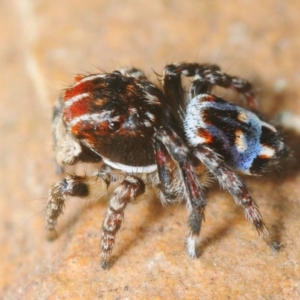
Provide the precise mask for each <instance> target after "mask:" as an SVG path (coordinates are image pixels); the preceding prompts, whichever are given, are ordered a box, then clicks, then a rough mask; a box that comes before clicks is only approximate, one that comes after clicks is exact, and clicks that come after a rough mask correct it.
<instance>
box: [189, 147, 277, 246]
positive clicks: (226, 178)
mask: <svg viewBox="0 0 300 300" xmlns="http://www.w3.org/2000/svg"><path fill="white" fill-rule="evenodd" d="M194 154H195V155H196V157H198V159H199V160H200V161H201V162H202V163H203V164H205V165H206V167H207V168H208V169H209V171H210V172H211V173H212V174H213V175H214V176H215V178H216V179H217V180H218V182H219V184H220V186H222V187H223V188H224V189H226V190H227V191H228V192H229V193H230V194H231V195H232V196H233V198H234V200H235V202H236V204H238V205H241V206H242V207H243V208H244V211H245V216H246V218H247V219H248V220H249V221H250V222H251V223H252V224H253V225H254V227H255V229H256V230H257V232H258V233H259V234H260V235H262V237H263V238H264V240H265V241H266V242H267V243H268V244H270V245H271V247H272V248H273V249H274V250H278V248H279V245H278V243H277V242H276V241H274V240H272V237H271V235H270V232H269V230H268V228H267V226H266V225H265V223H264V221H263V219H262V216H261V214H260V212H259V210H258V206H257V204H256V203H255V202H254V200H253V199H252V197H251V195H250V193H249V191H248V189H247V187H246V186H245V184H244V183H243V182H242V181H241V179H240V178H239V177H238V176H237V175H236V174H235V173H234V172H233V171H231V170H230V169H229V168H228V167H227V166H226V165H225V163H224V162H223V160H222V159H221V158H220V157H219V156H218V155H217V154H215V153H214V151H213V150H211V149H210V148H208V147H205V146H201V145H199V146H197V148H195V151H194Z"/></svg>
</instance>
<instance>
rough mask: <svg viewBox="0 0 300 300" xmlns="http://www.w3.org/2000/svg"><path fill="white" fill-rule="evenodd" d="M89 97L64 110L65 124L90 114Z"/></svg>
mask: <svg viewBox="0 0 300 300" xmlns="http://www.w3.org/2000/svg"><path fill="white" fill-rule="evenodd" d="M89 102H90V97H89V96H87V97H84V98H82V99H80V100H77V101H76V102H74V103H73V104H72V105H70V106H68V107H65V108H64V120H65V122H66V123H69V122H70V121H71V120H72V119H74V118H76V117H80V116H82V115H85V114H89V113H91V110H90V105H89Z"/></svg>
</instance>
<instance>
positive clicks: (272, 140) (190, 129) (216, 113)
mask: <svg viewBox="0 0 300 300" xmlns="http://www.w3.org/2000/svg"><path fill="white" fill-rule="evenodd" d="M185 131H186V135H187V138H188V141H189V143H190V144H191V145H192V146H193V147H196V146H197V145H205V146H208V147H210V148H211V149H213V150H214V151H215V152H216V153H218V154H219V155H221V156H222V157H223V158H224V159H225V161H226V163H227V164H228V165H229V166H231V167H233V168H234V169H236V170H238V171H240V172H243V173H246V174H251V175H254V174H259V173H261V172H262V171H263V170H264V169H265V168H266V166H267V165H268V164H269V163H270V162H272V161H274V160H276V159H277V158H278V157H279V156H280V155H281V151H282V150H283V148H284V145H283V143H282V142H281V141H280V139H279V137H278V133H277V131H276V129H275V128H274V127H273V126H272V125H270V124H268V123H266V122H264V121H262V120H261V119H260V118H259V117H258V116H257V115H256V114H254V113H252V112H250V111H248V110H245V109H243V108H241V107H239V106H237V105H235V104H233V103H228V102H227V101H225V100H223V99H221V98H218V97H216V96H213V95H209V94H200V95H198V96H196V97H194V98H193V99H192V100H191V101H190V103H189V104H188V106H187V113H186V120H185Z"/></svg>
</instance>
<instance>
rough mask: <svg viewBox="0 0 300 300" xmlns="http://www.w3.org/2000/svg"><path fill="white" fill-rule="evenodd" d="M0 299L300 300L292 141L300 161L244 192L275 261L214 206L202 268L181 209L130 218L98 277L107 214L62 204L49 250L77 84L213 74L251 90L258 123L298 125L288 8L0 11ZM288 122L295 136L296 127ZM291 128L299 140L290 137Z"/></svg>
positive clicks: (187, 4) (15, 2)
mask: <svg viewBox="0 0 300 300" xmlns="http://www.w3.org/2000/svg"><path fill="white" fill-rule="evenodd" d="M0 4H1V10H0V36H1V43H0V63H1V75H0V76H1V80H0V93H1V97H0V130H1V142H0V257H1V263H0V299H161V298H165V299H298V298H299V296H300V280H299V278H300V268H299V261H300V257H299V251H298V250H297V249H299V246H300V245H299V244H300V241H299V234H298V228H299V225H300V224H299V223H300V221H299V213H298V212H299V206H298V205H299V182H300V177H299V161H298V160H297V157H298V156H299V155H298V153H299V152H298V149H299V145H300V143H299V141H300V140H299V136H298V135H297V134H296V133H294V132H292V131H286V130H285V129H284V128H282V130H283V135H284V137H285V138H286V140H287V143H288V144H289V145H290V147H291V148H292V150H293V152H294V157H296V159H295V160H294V161H293V162H292V163H286V164H284V165H283V166H282V167H281V168H279V171H277V172H274V173H272V174H269V175H266V176H265V177H261V178H247V179H245V180H246V183H247V185H248V186H249V188H250V190H251V193H252V195H253V197H254V199H256V202H257V203H258V204H259V206H260V210H261V213H262V214H263V216H264V218H265V220H266V222H267V223H268V225H269V227H270V228H271V229H272V231H274V232H275V233H276V235H277V236H278V237H279V238H280V239H281V240H282V242H283V249H282V251H281V252H280V253H279V254H274V253H272V252H271V250H270V249H268V248H267V246H266V245H265V244H264V242H263V241H262V240H261V239H260V238H259V237H258V236H257V234H256V232H254V230H253V228H251V226H250V225H249V224H248V223H247V221H246V220H245V218H244V215H243V211H242V210H241V209H240V208H238V207H236V206H235V204H234V203H233V200H232V198H231V197H230V196H229V195H227V194H226V193H224V192H223V191H221V190H220V189H219V188H218V187H217V186H216V187H215V188H214V189H212V191H210V192H209V193H208V196H207V197H208V205H207V210H206V221H205V223H204V226H203V231H202V244H201V250H202V251H203V253H202V256H201V258H199V259H197V260H195V261H192V260H190V259H189V258H188V256H187V255H186V253H185V250H184V239H185V236H186V233H187V227H186V217H187V214H186V210H185V207H184V205H177V206H173V207H167V208H163V207H162V206H161V204H160V203H159V202H158V200H157V199H155V198H154V197H153V199H150V200H149V201H146V202H145V203H139V204H137V205H131V206H129V207H128V210H127V211H126V216H125V223H124V226H123V227H122V230H121V232H120V234H119V235H118V239H117V246H116V248H115V251H114V258H115V264H114V265H113V267H112V268H111V270H109V271H108V272H107V271H106V272H105V271H103V270H102V269H101V268H100V265H99V240H100V226H101V222H102V218H103V215H104V213H105V210H106V203H98V204H95V205H89V206H86V205H82V204H81V203H78V201H75V200H74V199H73V200H72V199H70V201H68V203H67V209H66V213H65V214H64V216H63V217H61V218H60V220H59V224H58V232H59V234H60V237H59V239H58V240H56V241H55V242H53V243H49V242H47V241H46V239H45V235H46V234H45V229H44V208H45V203H46V199H47V193H48V188H49V186H50V185H51V184H52V183H53V182H54V181H55V180H57V179H58V175H57V174H56V173H55V165H54V159H53V151H52V136H51V114H52V105H53V103H54V101H55V99H56V98H57V96H58V95H59V92H60V90H62V89H64V88H66V87H67V86H68V85H69V84H71V83H72V80H73V77H74V76H75V75H76V74H77V73H84V74H86V73H95V72H101V71H103V70H105V71H108V72H109V71H112V70H114V69H117V68H119V67H124V66H135V67H138V68H141V69H143V70H145V72H146V74H147V75H149V77H150V78H151V80H153V81H155V82H157V75H155V73H158V74H162V71H163V68H164V66H165V65H166V64H168V63H172V62H181V61H186V62H199V63H204V62H206V63H214V64H218V65H220V66H221V67H222V70H224V71H225V72H227V73H230V74H233V75H238V76H241V77H243V78H246V79H248V80H250V81H251V82H253V84H254V86H255V87H256V89H257V93H258V95H259V99H260V108H261V112H262V114H263V115H265V116H267V117H268V118H269V119H271V120H273V121H274V123H275V124H276V120H277V116H278V115H279V114H281V113H282V112H283V111H288V112H290V113H292V114H293V115H292V116H294V117H295V120H296V121H297V120H298V119H297V118H298V117H297V116H300V105H299V104H300V90H299V86H300V34H299V28H300V18H299V11H300V2H299V1H296V0H294V1H293V0H291V1H285V0H265V1H259V0H236V1H233V0H228V1H219V0H210V1H205V0H202V1H199V0H189V1H179V0H161V1H158V0H154V1H146V0H141V1H133V0H125V1H117V0H112V1H103V0H86V1H79V0H73V1H69V0H61V1H49V0H44V1H42V0H11V1H8V0H0ZM296 121H295V123H296V124H297V122H296ZM298 129H299V128H296V130H298Z"/></svg>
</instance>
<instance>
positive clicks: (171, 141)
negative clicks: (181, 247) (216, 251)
mask: <svg viewBox="0 0 300 300" xmlns="http://www.w3.org/2000/svg"><path fill="white" fill-rule="evenodd" d="M155 140H156V145H157V148H156V157H157V164H158V172H159V176H160V178H161V179H162V184H166V183H167V184H168V183H169V172H168V169H166V168H165V166H164V160H163V159H161V158H165V157H168V155H170V156H171V157H172V158H173V159H174V160H175V161H176V163H177V164H178V169H179V171H180V173H181V180H183V182H184V190H185V198H186V201H187V208H188V211H189V214H190V215H189V219H188V225H189V227H190V234H189V237H188V240H187V251H188V254H189V256H190V257H192V258H194V257H196V256H198V255H197V251H196V246H197V245H196V244H197V239H198V236H199V234H200V230H201V224H202V220H203V219H204V208H205V205H206V201H205V199H204V195H203V191H202V186H201V185H200V183H199V181H198V178H197V176H196V174H195V172H194V169H193V167H192V165H191V162H190V159H189V155H190V150H189V149H188V148H187V146H186V145H185V144H184V143H183V141H182V140H181V138H180V137H179V136H178V135H177V134H176V133H175V132H174V131H173V130H172V129H171V128H170V127H168V126H165V127H162V128H160V129H159V130H158V131H157V132H156V135H155ZM166 170H167V172H165V171H166ZM166 174H167V176H166Z"/></svg>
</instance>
